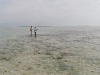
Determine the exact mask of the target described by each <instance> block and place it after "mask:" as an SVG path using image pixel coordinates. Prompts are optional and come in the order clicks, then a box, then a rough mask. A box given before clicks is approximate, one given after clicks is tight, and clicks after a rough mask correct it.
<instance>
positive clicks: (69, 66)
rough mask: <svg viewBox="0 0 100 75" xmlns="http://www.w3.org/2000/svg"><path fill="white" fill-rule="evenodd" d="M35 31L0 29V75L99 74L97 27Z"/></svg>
mask: <svg viewBox="0 0 100 75" xmlns="http://www.w3.org/2000/svg"><path fill="white" fill-rule="evenodd" d="M37 28H38V29H39V30H38V31H37V36H34V33H33V35H32V37H31V36H30V31H29V27H0V74H2V75H33V74H35V75H43V74H45V75H48V74H49V75H55V74H57V75H99V74H100V72H99V71H100V27H96V26H66V27H37Z"/></svg>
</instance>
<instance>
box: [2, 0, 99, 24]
mask: <svg viewBox="0 0 100 75" xmlns="http://www.w3.org/2000/svg"><path fill="white" fill-rule="evenodd" d="M0 11H1V12H0V16H1V17H0V23H21V24H22V23H23V24H28V25H30V24H34V25H36V24H38V23H39V22H41V25H99V23H100V22H99V19H100V18H99V17H100V15H99V13H100V1H99V0H0Z"/></svg>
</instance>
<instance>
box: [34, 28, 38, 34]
mask: <svg viewBox="0 0 100 75" xmlns="http://www.w3.org/2000/svg"><path fill="white" fill-rule="evenodd" d="M36 31H37V29H36V27H34V33H35V36H36Z"/></svg>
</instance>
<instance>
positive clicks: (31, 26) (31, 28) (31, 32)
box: [30, 26, 32, 36]
mask: <svg viewBox="0 0 100 75" xmlns="http://www.w3.org/2000/svg"><path fill="white" fill-rule="evenodd" d="M30 32H31V36H32V26H31V27H30Z"/></svg>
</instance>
